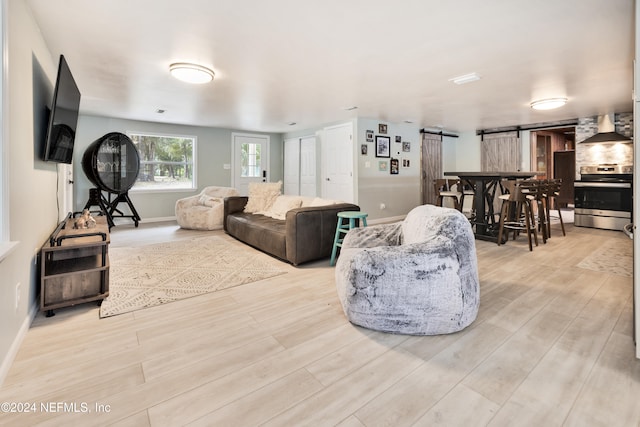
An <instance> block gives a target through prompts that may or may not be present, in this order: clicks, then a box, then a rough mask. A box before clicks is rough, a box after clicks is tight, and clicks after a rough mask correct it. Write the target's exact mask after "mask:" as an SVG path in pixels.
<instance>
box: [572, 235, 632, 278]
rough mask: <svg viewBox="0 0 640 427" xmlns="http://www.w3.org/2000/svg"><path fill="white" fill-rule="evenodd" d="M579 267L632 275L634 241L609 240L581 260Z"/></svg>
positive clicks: (627, 275) (620, 274) (626, 275)
mask: <svg viewBox="0 0 640 427" xmlns="http://www.w3.org/2000/svg"><path fill="white" fill-rule="evenodd" d="M578 267H580V268H586V269H588V270H594V271H604V272H608V273H612V274H615V275H618V276H625V277H632V276H633V242H632V241H631V240H624V239H621V240H616V241H609V242H607V243H605V244H604V245H602V246H601V247H600V248H599V249H598V250H597V251H595V252H593V253H592V254H591V255H589V256H588V257H586V258H585V259H583V260H582V261H580V263H579V264H578Z"/></svg>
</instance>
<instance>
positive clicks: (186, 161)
mask: <svg viewBox="0 0 640 427" xmlns="http://www.w3.org/2000/svg"><path fill="white" fill-rule="evenodd" d="M129 137H130V138H131V141H133V144H134V145H135V146H136V148H137V149H138V153H139V154H140V173H139V174H138V179H137V180H136V183H135V184H134V185H133V188H132V189H133V190H185V189H195V188H196V186H197V183H196V178H195V177H196V173H195V172H196V171H195V163H194V159H195V153H196V137H195V136H177V135H150V134H142V133H129Z"/></svg>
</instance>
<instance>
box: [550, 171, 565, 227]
mask: <svg viewBox="0 0 640 427" xmlns="http://www.w3.org/2000/svg"><path fill="white" fill-rule="evenodd" d="M545 184H546V185H545V196H546V199H547V200H546V205H545V208H546V211H547V236H549V237H551V212H550V210H551V203H552V202H553V205H554V207H555V208H556V209H557V210H558V219H559V220H560V227H561V228H562V235H563V236H566V235H567V233H566V232H565V231H564V221H563V220H562V210H561V209H560V206H559V205H558V203H557V202H556V197H558V196H559V195H560V186H561V185H562V180H561V179H549V180H547V181H546V183H545Z"/></svg>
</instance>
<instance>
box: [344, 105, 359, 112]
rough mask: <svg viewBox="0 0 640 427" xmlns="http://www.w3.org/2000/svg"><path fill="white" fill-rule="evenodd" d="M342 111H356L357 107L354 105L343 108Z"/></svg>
mask: <svg viewBox="0 0 640 427" xmlns="http://www.w3.org/2000/svg"><path fill="white" fill-rule="evenodd" d="M344 109H345V111H353V110H357V109H358V107H357V106H356V105H353V106H351V107H345V108H344Z"/></svg>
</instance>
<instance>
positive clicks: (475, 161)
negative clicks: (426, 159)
mask: <svg viewBox="0 0 640 427" xmlns="http://www.w3.org/2000/svg"><path fill="white" fill-rule="evenodd" d="M530 138H531V132H530V131H521V132H520V141H521V144H522V162H521V165H520V170H522V171H529V170H531V141H530ZM480 146H481V139H480V135H476V133H475V131H473V132H463V133H461V134H460V135H459V137H458V138H445V140H444V143H443V151H442V156H443V169H442V170H443V171H445V172H447V171H459V172H463V171H464V172H480V168H481V163H480Z"/></svg>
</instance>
